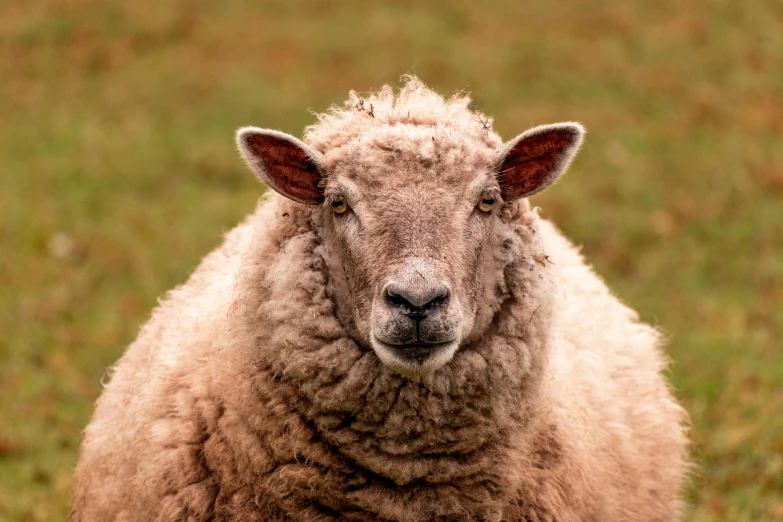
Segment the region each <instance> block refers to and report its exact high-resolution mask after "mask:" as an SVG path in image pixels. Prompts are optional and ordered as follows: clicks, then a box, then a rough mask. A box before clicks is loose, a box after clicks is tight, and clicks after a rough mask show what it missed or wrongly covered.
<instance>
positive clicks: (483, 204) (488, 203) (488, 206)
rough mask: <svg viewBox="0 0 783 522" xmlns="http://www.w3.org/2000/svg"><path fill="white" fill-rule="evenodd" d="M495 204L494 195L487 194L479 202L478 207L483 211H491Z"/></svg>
mask: <svg viewBox="0 0 783 522" xmlns="http://www.w3.org/2000/svg"><path fill="white" fill-rule="evenodd" d="M494 205H495V198H493V197H492V196H487V197H484V198H482V199H481V201H479V204H478V208H479V210H480V211H482V212H489V211H491V210H492V207H493V206H494Z"/></svg>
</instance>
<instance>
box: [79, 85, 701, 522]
mask: <svg viewBox="0 0 783 522" xmlns="http://www.w3.org/2000/svg"><path fill="white" fill-rule="evenodd" d="M357 99H358V98H356V97H355V95H352V99H351V100H349V102H348V103H349V106H348V108H347V109H345V110H340V109H333V110H332V111H330V112H329V113H328V114H327V115H324V116H321V117H320V118H319V119H320V123H319V124H318V125H317V126H314V127H311V128H309V129H308V132H307V136H306V138H307V140H308V141H309V143H310V144H311V145H312V146H313V147H316V148H319V149H320V150H330V151H334V150H336V149H340V148H341V147H342V148H345V146H346V145H349V144H350V141H351V140H352V139H353V137H355V136H356V135H357V134H361V135H362V136H363V137H364V138H363V139H365V138H366V137H367V135H368V134H371V133H372V132H374V130H373V129H377V131H378V132H379V133H380V132H381V131H382V130H383V126H384V125H385V126H388V125H392V126H394V125H395V124H396V122H402V120H401V118H403V116H401V115H403V114H404V118H411V119H413V120H415V122H418V123H415V125H425V126H427V125H435V126H438V125H440V126H442V127H443V128H444V132H445V131H446V130H448V132H454V133H457V132H462V133H463V134H462V135H459V136H460V137H461V138H464V140H465V143H470V142H474V141H475V140H484V141H475V142H476V143H477V145H476V147H477V148H478V147H479V146H480V147H486V148H488V149H495V148H498V147H499V146H500V140H499V138H496V136H495V135H494V134H493V133H491V132H487V131H485V130H483V128H482V127H479V128H477V129H476V130H475V132H474V130H473V127H471V126H470V125H469V124H468V122H472V123H473V124H475V125H479V124H478V123H477V122H476V121H475V120H474V117H475V115H473V113H470V111H469V110H468V109H467V101H466V98H454V99H452V100H449V101H444V100H442V99H440V97H438V96H437V95H434V93H432V92H431V91H428V90H426V88H424V87H423V86H421V85H420V84H418V83H417V81H411V82H409V84H408V86H407V87H406V88H404V89H403V92H402V93H401V94H400V95H399V97H397V98H394V96H393V94H392V93H391V91H390V90H388V89H384V90H383V91H381V93H380V94H378V95H375V96H372V97H369V98H368V99H366V100H365V105H367V104H372V110H373V112H374V117H373V116H370V115H368V114H367V113H366V112H359V111H358V110H356V109H354V110H353V113H352V112H351V104H355V103H358V102H357V101H356V100H357ZM407 105H410V106H411V111H410V116H408V112H407V110H406V106H407ZM447 115H448V117H447ZM427 118H430V119H427ZM413 120H412V121H413ZM427 122H430V123H427ZM455 135H456V134H455ZM501 224H502V226H498V227H497V228H496V230H495V232H494V234H493V237H492V239H491V243H492V249H491V252H492V253H493V255H494V256H495V260H494V261H495V263H494V266H496V267H497V273H489V274H486V278H487V281H492V284H491V285H490V286H489V288H488V291H487V292H486V295H485V298H484V299H485V301H484V302H483V303H482V306H481V309H482V312H483V314H484V315H485V317H486V320H484V321H483V322H482V323H481V324H482V325H483V326H482V327H481V331H480V332H478V333H477V334H476V335H474V336H473V340H472V342H471V343H470V344H469V345H467V346H464V347H462V348H460V350H459V351H458V352H457V354H456V355H455V357H454V359H453V360H452V361H451V362H450V363H448V365H447V366H446V367H444V368H442V369H441V370H439V371H438V372H436V373H435V374H433V375H431V376H428V377H422V378H415V379H408V378H403V377H400V376H398V375H396V374H394V373H393V372H391V371H390V370H389V369H388V368H386V367H385V366H383V365H381V364H380V363H379V361H378V360H377V358H376V356H375V355H374V353H373V352H372V350H371V349H369V348H367V347H364V346H362V345H360V344H358V343H357V342H356V341H355V340H354V337H353V336H352V334H351V331H350V328H349V327H348V325H346V324H345V323H344V321H341V320H340V315H339V314H338V313H337V312H338V311H337V310H336V306H335V300H336V299H337V298H338V296H339V294H340V289H339V285H338V284H337V283H336V282H335V280H334V278H332V277H330V273H329V272H328V270H327V269H326V266H327V265H328V263H326V262H325V259H324V256H325V255H326V253H325V252H326V251H325V249H324V248H323V244H322V243H321V239H320V237H319V233H318V231H319V229H320V226H321V225H320V223H319V214H318V213H317V212H314V211H313V210H312V209H311V208H309V207H305V206H302V205H299V204H295V203H292V202H290V201H288V200H285V199H283V198H281V197H279V196H277V195H271V197H268V198H266V199H265V200H264V201H262V203H261V204H260V205H259V207H258V208H257V210H256V212H255V213H254V214H253V215H251V216H250V217H249V218H248V219H247V220H246V221H245V223H243V224H242V225H240V226H239V227H237V228H236V229H234V230H233V231H232V232H230V233H229V234H228V236H227V238H226V242H225V243H224V245H223V246H222V247H220V248H219V249H218V250H216V251H215V252H213V253H212V254H210V255H209V256H207V257H206V258H205V259H204V261H203V262H202V264H201V266H200V267H199V268H198V269H197V270H196V272H195V273H194V274H193V275H192V276H191V278H190V279H189V280H188V282H187V283H186V284H184V285H183V286H181V287H179V288H177V289H176V290H174V291H172V292H170V293H169V294H168V295H167V297H166V299H165V300H164V301H163V302H162V303H161V306H160V307H159V308H158V309H157V310H156V311H155V313H154V314H153V316H152V318H151V319H150V321H149V322H148V323H147V325H146V326H145V327H144V328H143V330H142V332H141V333H140V335H139V338H138V339H137V340H136V342H135V343H133V345H131V347H130V348H129V349H128V351H127V352H126V353H125V355H124V356H123V358H122V360H121V361H120V362H119V363H118V365H117V366H116V367H115V370H114V374H113V377H112V379H111V382H110V383H109V385H108V386H107V389H106V391H105V392H104V394H103V396H102V397H101V399H100V400H99V401H98V405H97V408H96V412H95V416H94V418H93V421H92V423H91V424H90V426H89V427H88V428H87V430H86V433H85V440H84V443H83V446H82V456H81V460H80V463H79V466H78V469H77V476H76V487H75V493H74V502H73V508H72V512H71V519H72V520H75V521H76V520H127V521H130V520H139V521H141V520H145V521H146V520H193V521H201V520H204V521H205V520H248V521H269V520H280V521H283V520H303V521H332V520H390V521H424V520H444V521H445V520H464V521H468V520H494V521H500V520H509V521H514V520H519V521H522V520H531V521H554V520H557V521H565V522H568V521H581V520H650V521H652V520H671V519H672V518H673V517H675V516H676V513H677V512H678V510H679V504H680V503H679V498H678V495H679V490H680V487H681V483H682V477H683V475H684V472H685V469H686V466H687V465H686V464H685V462H686V460H685V451H686V450H685V448H686V439H685V435H684V430H683V428H682V423H683V421H684V414H683V411H682V410H681V408H680V407H679V406H678V405H677V404H676V402H675V401H674V400H673V399H672V397H671V393H670V392H669V390H668V388H667V386H666V384H665V382H664V381H663V379H662V378H661V377H660V371H661V370H662V369H663V368H664V366H665V364H664V360H663V358H662V356H661V353H660V351H659V349H658V345H659V338H658V335H657V334H656V332H655V331H654V330H652V329H651V328H649V327H648V326H645V325H643V324H640V323H639V322H638V317H637V316H636V314H635V313H634V312H633V311H631V310H630V309H628V308H626V307H625V306H623V305H622V304H621V303H619V302H618V301H617V300H616V299H615V298H614V297H613V296H612V295H611V294H610V292H609V291H608V290H607V289H606V287H605V285H604V284H603V282H602V281H601V280H600V279H599V278H598V277H597V276H595V275H594V274H593V272H592V271H591V270H590V269H589V268H588V267H587V266H586V265H585V264H584V261H583V260H582V258H581V257H580V256H579V254H578V253H577V251H576V249H575V248H574V247H573V246H572V245H570V244H569V243H568V242H567V241H566V240H565V239H564V238H563V237H562V236H561V235H560V233H559V232H558V231H557V230H556V229H555V228H554V227H553V226H552V225H551V224H549V223H547V222H546V221H544V220H541V219H540V218H539V217H538V215H537V213H536V212H535V211H534V210H532V209H530V208H529V206H528V204H527V202H526V201H519V202H513V203H509V204H506V205H505V206H504V209H503V212H502V219H501ZM541 259H545V260H546V259H549V260H551V262H548V261H545V262H543V263H542V262H541V261H540V260H541ZM661 463H665V464H661Z"/></svg>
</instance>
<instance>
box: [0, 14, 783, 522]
mask: <svg viewBox="0 0 783 522" xmlns="http://www.w3.org/2000/svg"><path fill="white" fill-rule="evenodd" d="M372 4H373V3H372V2H359V1H356V0H355V1H348V2H323V1H315V0H291V1H286V2H283V1H282V0H281V1H278V2H255V3H250V2H247V3H245V2H239V1H225V2H204V1H193V2H186V1H185V0H181V1H169V2H151V1H146V0H145V1H138V2H114V3H109V2H100V1H98V0H50V1H40V0H37V1H31V2H21V1H17V2H10V1H8V0H0V397H2V400H0V520H9V521H49V520H62V519H64V517H65V515H66V513H67V509H68V505H69V493H70V487H71V484H72V482H71V475H72V471H73V468H74V466H75V463H76V458H77V450H78V445H79V440H80V431H81V429H82V428H83V427H84V426H85V425H86V423H87V422H88V420H89V417H90V414H91V409H92V404H93V401H94V400H95V399H96V397H97V396H98V394H99V393H100V391H101V384H100V382H101V378H102V377H103V376H104V372H105V369H106V367H107V365H109V364H111V363H112V362H113V361H115V360H116V359H117V358H118V357H119V356H120V354H121V353H122V350H123V348H124V347H125V346H126V345H127V344H128V343H129V342H130V341H132V340H133V338H134V336H135V334H136V332H137V330H138V328H139V326H140V325H141V324H142V323H143V322H144V320H145V319H146V317H147V316H148V314H149V311H150V309H151V308H152V307H153V306H154V305H155V301H156V298H157V296H159V295H160V294H161V293H162V292H163V291H165V290H166V289H168V288H170V287H172V286H173V285H175V284H177V283H179V282H182V281H183V280H184V279H185V278H186V277H187V275H188V273H189V272H190V271H191V270H192V269H193V268H194V267H195V265H196V264H197V263H198V261H199V259H200V258H201V257H202V256H203V255H204V254H206V253H207V252H208V251H209V250H210V249H212V248H213V247H214V246H216V245H217V244H218V243H219V242H220V237H221V233H222V232H223V231H225V230H227V229H229V228H231V227H232V226H233V225H234V224H235V223H236V222H237V221H238V220H239V219H241V217H242V216H243V215H244V214H245V213H246V212H248V211H250V210H251V209H252V208H253V205H254V202H255V200H256V198H257V197H258V196H259V195H260V194H261V191H262V188H261V187H260V186H259V185H258V184H257V183H256V182H255V180H254V179H253V176H252V175H251V174H250V173H249V172H247V171H246V169H245V168H244V167H243V166H242V164H241V162H240V160H239V159H238V158H237V154H236V153H235V151H234V147H233V143H232V133H233V131H234V129H235V128H237V127H239V126H242V125H251V124H252V125H259V126H264V127H272V128H279V129H282V130H284V131H287V132H291V133H294V134H300V133H301V129H302V127H303V126H304V125H306V124H308V123H310V122H312V121H313V117H312V115H311V114H309V113H308V111H307V109H308V108H312V109H314V110H316V111H320V110H323V109H324V108H326V107H327V106H328V105H329V104H330V103H332V102H341V101H342V100H343V99H345V96H346V94H347V91H348V90H349V89H356V90H359V91H363V90H369V89H373V88H377V87H379V86H380V85H381V84H383V83H386V82H394V83H397V79H398V77H399V76H400V74H402V73H406V72H415V73H417V74H418V75H419V76H420V77H421V78H422V79H423V80H424V81H425V82H427V83H428V84H430V85H431V86H433V87H435V88H437V89H438V90H440V91H441V92H444V93H450V92H453V91H455V90H458V89H461V88H464V87H467V88H468V89H470V90H471V91H472V92H473V94H474V97H475V99H476V105H477V106H478V107H480V108H482V109H483V110H485V111H486V112H487V113H489V114H491V115H494V116H495V118H496V123H495V125H496V128H497V129H498V130H499V132H500V133H501V134H502V135H503V136H504V137H506V138H509V137H511V136H513V135H515V134H516V133H518V132H520V131H522V130H524V129H525V128H527V127H528V126H531V125H534V124H540V123H547V122H552V121H558V120H572V119H573V120H579V121H581V122H583V123H584V124H585V125H586V126H587V128H588V129H589V134H588V139H587V143H586V146H585V148H584V150H583V152H582V154H581V156H580V157H579V159H578V160H577V161H576V163H575V165H574V167H573V168H572V170H571V172H570V174H569V175H568V176H567V177H566V179H564V180H563V181H562V182H561V183H559V184H558V185H557V186H556V187H555V188H554V189H552V190H551V191H549V192H547V193H546V194H545V195H543V196H541V197H537V198H536V202H537V204H539V205H540V206H541V207H542V208H543V209H544V211H543V213H544V215H545V216H546V217H548V218H552V219H554V220H555V221H556V222H557V223H558V224H559V225H560V226H561V227H562V228H563V229H564V230H565V231H566V232H567V234H568V235H569V236H571V237H572V238H573V239H574V240H575V241H576V242H577V243H580V244H583V245H584V252H585V254H586V255H587V257H588V258H589V259H590V260H591V261H592V262H594V263H595V266H596V268H597V269H598V271H599V272H600V273H601V274H602V275H604V276H605V277H606V278H607V280H608V282H609V283H610V285H611V286H612V288H614V289H615V290H616V292H617V293H618V295H620V296H621V297H622V298H623V299H624V300H626V301H627V302H629V303H630V304H631V305H632V306H634V307H635V308H637V309H639V310H640V311H641V313H642V315H643V316H644V317H645V319H647V320H648V321H651V322H652V323H654V324H656V325H658V326H659V327H660V328H662V329H663V330H664V331H666V332H667V333H668V334H669V336H670V339H671V343H670V346H669V354H670V356H671V359H672V362H673V363H672V369H671V378H672V381H673V384H674V386H675V388H676V391H677V395H678V397H679V398H680V399H681V401H682V402H683V403H684V405H685V406H686V408H687V409H688V411H689V412H690V413H691V415H692V418H693V429H692V437H693V441H694V457H695V459H696V461H697V463H698V465H699V466H700V468H699V470H698V472H697V474H696V475H695V477H694V485H693V487H691V488H690V490H689V492H688V499H689V503H690V506H691V509H690V513H689V516H688V520H691V521H713V520H732V521H769V520H783V355H782V354H781V342H780V339H781V338H782V337H783V67H781V64H783V3H781V2H780V1H779V0H777V1H765V0H760V1H757V2H737V1H734V0H711V1H707V0H694V1H691V2H687V3H682V2H675V1H674V0H661V1H658V2H641V1H628V2H616V1H609V0H595V1H591V2H586V1H576V2H565V1H563V2H560V1H554V2H546V3H545V2H536V3H533V2H519V1H506V2H497V1H489V2H473V1H469V0H455V1H450V2H445V1H444V2H440V3H428V2H410V1H408V2H393V3H378V4H377V5H372Z"/></svg>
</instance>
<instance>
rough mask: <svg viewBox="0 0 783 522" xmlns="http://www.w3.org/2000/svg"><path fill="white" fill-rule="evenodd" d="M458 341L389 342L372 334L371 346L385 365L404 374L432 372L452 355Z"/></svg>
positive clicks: (415, 374)
mask: <svg viewBox="0 0 783 522" xmlns="http://www.w3.org/2000/svg"><path fill="white" fill-rule="evenodd" d="M458 345H459V343H458V341H457V340H451V341H447V342H443V343H424V342H418V341H417V342H413V343H409V344H389V343H386V342H384V341H381V340H380V339H378V338H377V337H375V336H373V340H372V346H373V349H374V351H375V353H376V355H377V356H378V358H379V359H380V360H381V362H383V363H384V364H385V365H386V366H388V367H390V368H391V369H392V370H394V371H395V372H397V373H400V374H402V375H405V376H418V375H425V374H428V373H432V372H434V371H435V370H437V369H438V368H440V367H441V366H443V365H444V364H446V363H447V362H449V361H450V360H451V358H452V357H453V356H454V352H456V351H457V347H458Z"/></svg>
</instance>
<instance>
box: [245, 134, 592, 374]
mask: <svg viewBox="0 0 783 522" xmlns="http://www.w3.org/2000/svg"><path fill="white" fill-rule="evenodd" d="M452 130H453V129H449V128H444V127H440V126H437V125H418V124H405V123H404V122H403V123H400V124H394V125H392V124H387V125H383V126H375V127H373V128H372V129H371V130H369V131H367V132H363V133H359V134H356V135H355V136H353V137H352V138H351V139H350V140H346V141H345V142H343V143H342V144H340V145H338V146H336V147H334V148H331V149H330V148H326V147H323V150H320V151H319V150H316V149H315V148H313V147H310V146H308V145H307V144H305V143H303V142H302V141H299V140H298V139H296V138H294V137H292V136H289V135H287V134H283V133H280V132H277V131H270V130H262V129H258V128H253V127H248V128H244V129H241V130H240V131H239V132H238V134H237V141H238V145H239V150H240V152H241V154H242V156H243V157H244V159H245V160H246V161H247V163H248V165H249V166H250V167H251V169H252V170H253V171H254V172H255V173H256V175H257V176H258V177H259V178H260V179H261V180H262V181H264V182H265V183H266V184H267V185H268V186H269V187H270V188H272V189H274V190H275V191H277V192H279V193H280V194H282V195H283V196H286V197H288V198H290V199H292V200H294V201H297V202H299V203H303V204H305V205H313V206H318V210H317V211H316V213H317V214H318V218H317V219H316V222H317V223H319V227H320V230H319V233H320V234H321V236H322V238H323V241H324V244H325V249H326V250H327V252H328V257H330V258H331V262H330V263H329V264H330V277H336V278H339V279H340V280H341V282H340V285H341V286H342V288H343V291H342V292H340V296H339V298H338V301H340V302H338V303H337V305H338V307H341V308H342V309H343V311H344V312H345V313H346V314H347V316H348V318H349V320H350V321H351V322H352V323H353V326H354V329H355V331H356V332H357V334H358V336H359V337H360V339H358V340H359V341H360V342H362V343H363V344H364V345H365V346H368V347H372V349H373V350H374V351H375V353H376V354H377V356H378V358H379V359H380V360H381V361H382V362H383V363H384V364H386V365H387V366H389V367H390V368H392V369H393V370H394V371H396V372H398V373H400V374H403V375H406V376H414V375H423V374H427V373H430V372H433V371H435V370H437V369H438V368H440V367H441V366H443V365H444V364H446V363H447V362H448V361H449V360H450V359H451V358H452V357H453V355H454V353H455V352H456V351H457V350H458V348H459V347H460V345H461V343H464V342H465V341H466V339H468V338H470V337H471V336H474V337H475V335H473V334H475V332H473V329H474V326H475V318H476V316H477V312H478V308H479V306H481V304H482V299H483V296H484V295H485V294H486V291H485V289H486V287H487V286H488V285H489V284H494V282H492V281H487V280H486V279H487V276H486V273H487V272H488V271H489V270H490V268H489V267H488V264H487V262H486V259H487V258H488V257H490V256H487V255H486V252H487V249H490V248H496V247H498V245H497V242H496V241H493V238H496V237H498V234H496V233H493V232H497V231H498V228H499V227H502V226H503V224H502V222H501V218H500V216H501V209H502V207H503V205H505V204H507V203H508V202H510V201H513V200H516V199H519V198H524V197H527V196H530V195H532V194H535V193H537V192H539V191H541V190H543V189H544V188H546V187H547V186H549V185H550V184H552V183H553V182H554V181H555V180H556V179H557V178H558V177H559V176H560V175H561V174H563V172H564V171H565V170H566V168H567V167H568V165H569V163H570V162H571V159H572V158H573V156H574V155H575V153H576V151H577V150H578V148H579V146H580V144H581V142H582V136H583V132H584V131H583V129H582V127H581V126H580V125H578V124H576V123H560V124H554V125H546V126H540V127H536V128H533V129H530V130H528V131H527V132H525V133H523V134H521V135H519V136H517V137H516V138H514V139H513V140H511V141H509V142H508V143H507V144H505V146H502V145H501V143H500V142H499V140H495V141H493V140H492V139H487V140H485V141H484V143H483V144H481V146H478V145H477V144H476V143H475V142H471V141H466V140H465V139H464V136H462V135H460V134H459V133H454V132H453V131H452ZM493 136H495V135H494V134H493ZM346 311H347V312H346Z"/></svg>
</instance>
